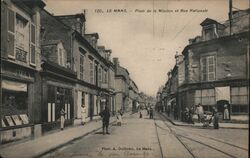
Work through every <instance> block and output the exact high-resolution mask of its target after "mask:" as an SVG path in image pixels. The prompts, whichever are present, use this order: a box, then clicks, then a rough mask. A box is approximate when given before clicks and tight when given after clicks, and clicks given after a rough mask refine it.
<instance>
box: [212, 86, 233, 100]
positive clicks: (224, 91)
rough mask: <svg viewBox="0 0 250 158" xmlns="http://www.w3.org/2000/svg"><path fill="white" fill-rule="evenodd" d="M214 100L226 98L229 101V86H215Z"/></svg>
mask: <svg viewBox="0 0 250 158" xmlns="http://www.w3.org/2000/svg"><path fill="white" fill-rule="evenodd" d="M215 96H216V101H219V100H227V101H229V102H230V87H229V86H227V87H215Z"/></svg>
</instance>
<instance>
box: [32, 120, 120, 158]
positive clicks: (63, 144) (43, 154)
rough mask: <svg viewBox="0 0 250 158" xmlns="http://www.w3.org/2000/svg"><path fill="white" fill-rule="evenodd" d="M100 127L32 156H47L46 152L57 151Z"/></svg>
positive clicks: (37, 157) (36, 157)
mask: <svg viewBox="0 0 250 158" xmlns="http://www.w3.org/2000/svg"><path fill="white" fill-rule="evenodd" d="M114 122H115V121H112V122H111V123H110V124H111V126H113V123H114ZM100 129H102V127H99V128H97V129H94V130H92V131H89V132H87V133H85V134H83V135H81V136H79V137H76V138H73V139H71V140H68V141H66V142H64V143H62V144H60V145H57V146H55V147H53V148H51V149H48V150H46V151H44V152H42V153H40V154H37V155H34V156H32V157H34V158H39V157H42V156H45V155H46V154H49V153H50V152H53V151H56V150H57V149H60V148H61V147H63V146H65V145H68V144H70V143H71V142H74V141H76V140H79V139H82V138H83V137H86V136H87V135H89V134H91V133H93V132H96V131H98V130H100Z"/></svg>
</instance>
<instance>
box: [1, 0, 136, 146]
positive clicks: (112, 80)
mask: <svg viewBox="0 0 250 158" xmlns="http://www.w3.org/2000/svg"><path fill="white" fill-rule="evenodd" d="M45 5H46V4H45V3H44V2H43V1H42V0H32V1H27V0H2V1H1V91H0V93H1V94H0V95H1V105H0V119H1V122H0V133H1V134H0V140H1V141H0V142H1V143H4V142H9V141H14V140H16V139H21V138H23V137H29V136H32V135H34V136H39V135H41V134H42V133H43V132H46V131H48V130H52V129H56V128H59V124H60V111H61V110H62V109H64V111H65V113H66V114H65V119H66V121H65V125H66V126H67V125H73V124H75V123H78V122H80V118H81V111H82V106H83V105H85V106H86V108H87V120H93V119H98V118H99V113H100V111H101V110H103V109H104V107H105V106H108V107H109V109H110V111H111V112H112V114H115V113H116V112H117V111H118V110H123V111H131V110H135V109H136V108H137V107H138V104H139V102H140V100H141V99H140V95H139V90H138V87H137V85H136V83H135V82H134V81H133V80H132V79H131V77H130V75H129V72H128V70H127V69H126V68H124V67H122V66H121V65H120V63H119V60H118V58H114V59H113V61H112V60H111V53H112V50H110V49H106V48H105V47H104V46H99V45H98V39H99V35H98V33H86V32H85V29H86V28H85V26H86V25H85V23H86V19H85V15H84V14H83V13H80V14H74V15H60V16H55V15H53V14H51V13H49V12H48V11H46V10H45V9H44V7H45Z"/></svg>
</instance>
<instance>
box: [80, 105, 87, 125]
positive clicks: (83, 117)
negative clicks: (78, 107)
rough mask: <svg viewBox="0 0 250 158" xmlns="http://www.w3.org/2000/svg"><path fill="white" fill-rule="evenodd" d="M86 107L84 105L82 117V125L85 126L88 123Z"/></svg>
mask: <svg viewBox="0 0 250 158" xmlns="http://www.w3.org/2000/svg"><path fill="white" fill-rule="evenodd" d="M86 111H87V110H86V106H85V105H82V111H81V117H82V120H81V124H82V125H84V124H85V123H86Z"/></svg>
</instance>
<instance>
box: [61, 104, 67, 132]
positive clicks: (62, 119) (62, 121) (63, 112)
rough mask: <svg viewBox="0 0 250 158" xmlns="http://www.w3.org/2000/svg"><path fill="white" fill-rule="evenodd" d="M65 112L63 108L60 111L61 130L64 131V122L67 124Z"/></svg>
mask: <svg viewBox="0 0 250 158" xmlns="http://www.w3.org/2000/svg"><path fill="white" fill-rule="evenodd" d="M65 114H66V113H65V111H64V109H63V108H62V109H61V111H60V115H61V117H60V118H61V130H63V129H64V122H65Z"/></svg>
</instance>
